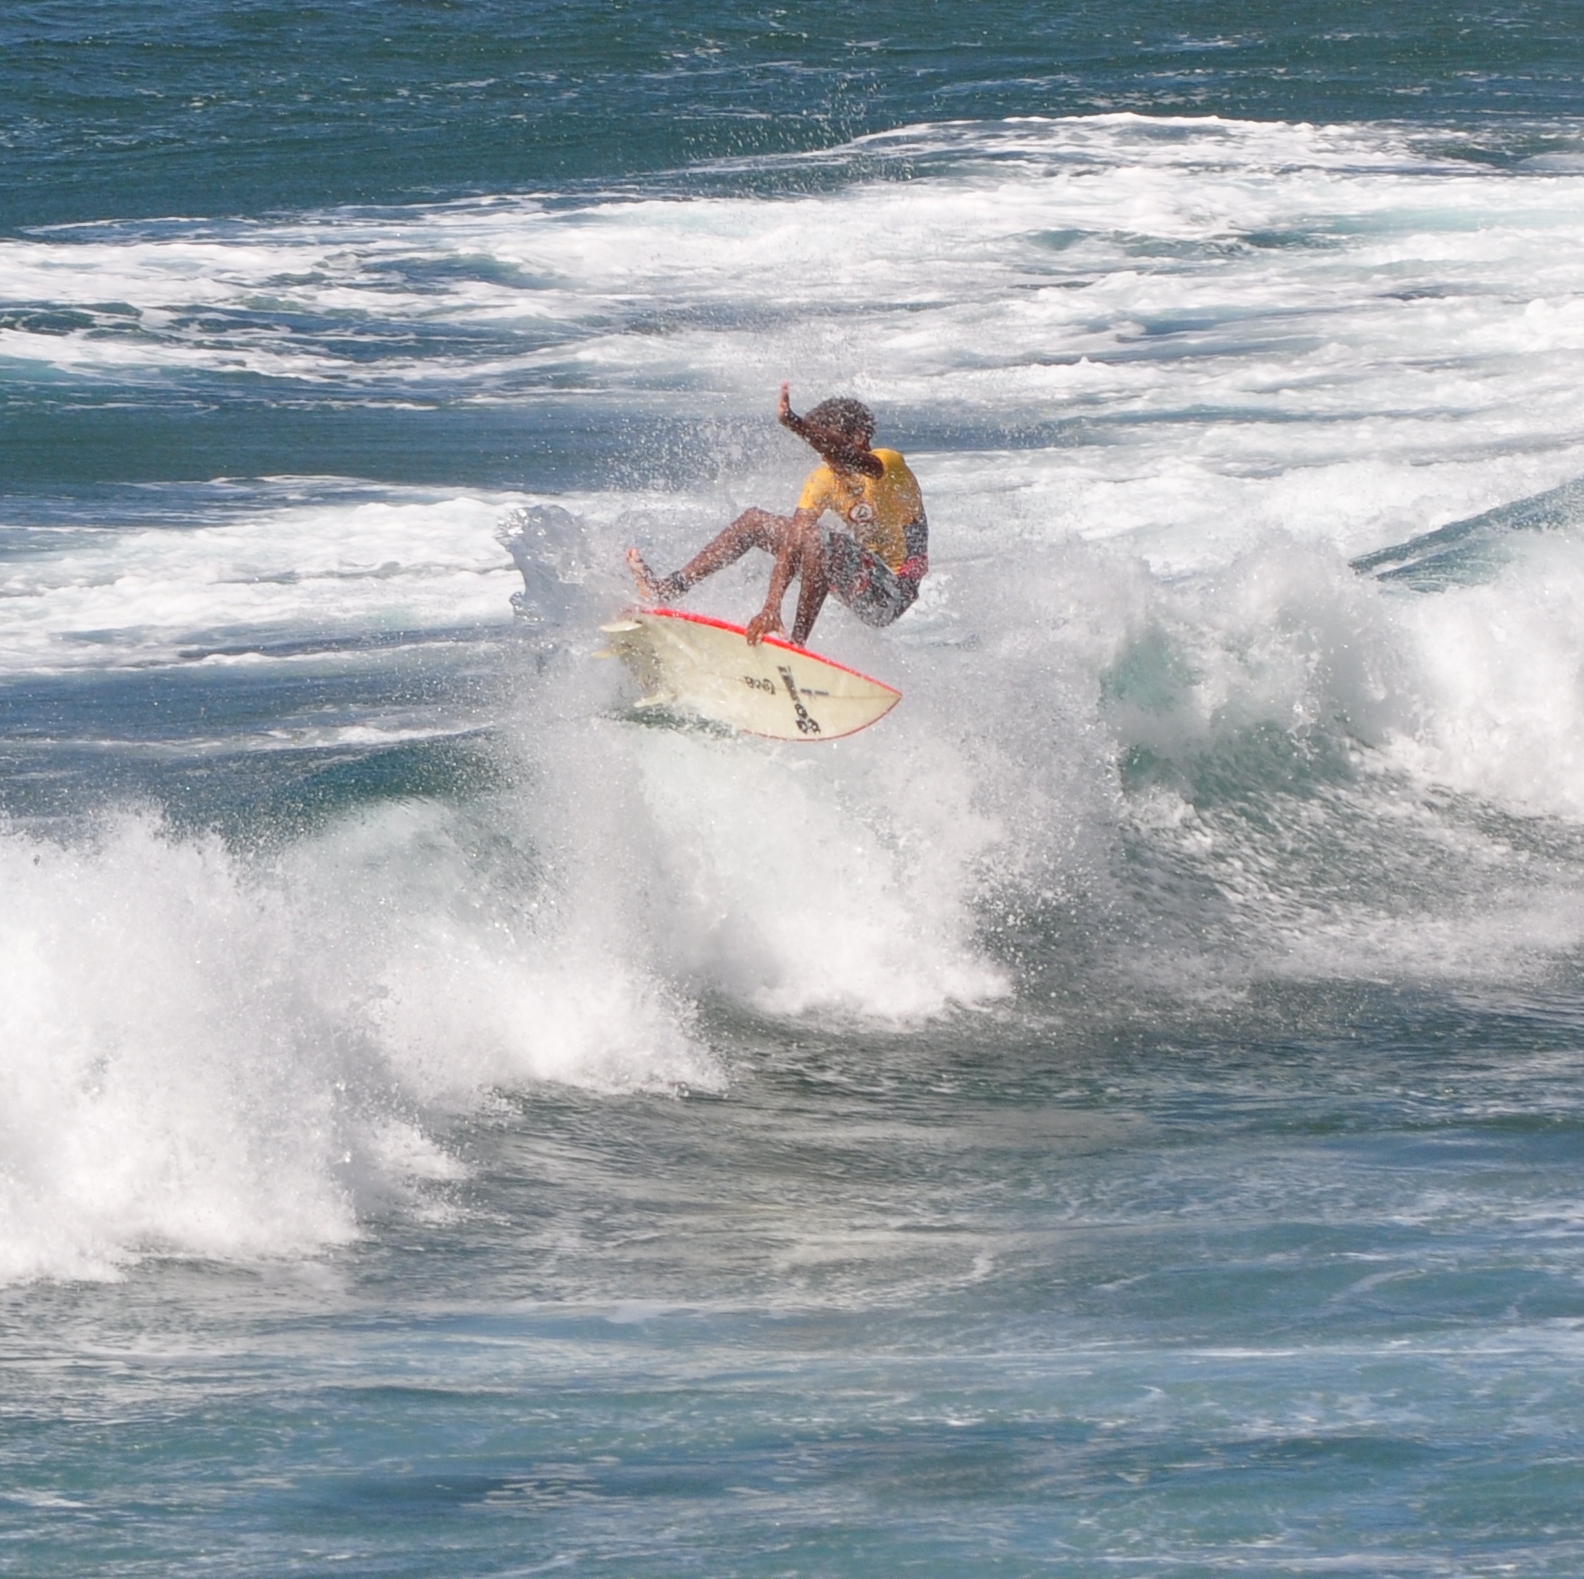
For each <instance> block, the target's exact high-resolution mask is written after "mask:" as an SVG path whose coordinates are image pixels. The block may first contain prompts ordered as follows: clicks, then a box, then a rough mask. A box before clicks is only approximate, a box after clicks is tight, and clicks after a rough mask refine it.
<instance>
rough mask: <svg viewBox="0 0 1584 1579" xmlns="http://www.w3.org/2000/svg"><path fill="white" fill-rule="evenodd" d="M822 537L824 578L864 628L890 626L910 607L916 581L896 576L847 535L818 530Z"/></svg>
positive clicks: (834, 529)
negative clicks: (823, 538)
mask: <svg viewBox="0 0 1584 1579" xmlns="http://www.w3.org/2000/svg"><path fill="white" fill-rule="evenodd" d="M821 531H822V532H823V533H824V536H825V577H826V579H827V580H828V581H829V582H830V589H831V591H832V592H834V593H835V594H836V596H837V597H838V598H840V599H841V600H842V602H843V603H845V604H846V605H847V607H848V608H850V609H851V610H852V611H853V613H854V614H856V615H857V616H858V618H859V619H861V620H862V621H863V622H864V624H865V625H876V626H878V625H889V624H890V623H891V621H892V620H894V619H896V618H897V616H898V615H900V614H904V613H906V612H907V610H908V609H909V608H911V607H912V604H913V600H914V599H915V598H916V597H917V596H918V582H916V581H910V580H907V579H906V578H905V577H902V576H899V575H898V574H897V573H896V572H895V571H894V570H893V569H892V568H891V567H890V566H889V565H888V564H887V563H886V562H885V561H884V560H883V559H881V558H880V557H879V555H878V554H872V553H870V552H869V550H868V549H867V548H865V547H864V546H863V544H862V543H860V542H859V541H858V539H857V538H856V537H854V536H853V535H852V533H850V532H844V531H842V530H841V529H840V528H839V527H834V526H825V527H822V528H821Z"/></svg>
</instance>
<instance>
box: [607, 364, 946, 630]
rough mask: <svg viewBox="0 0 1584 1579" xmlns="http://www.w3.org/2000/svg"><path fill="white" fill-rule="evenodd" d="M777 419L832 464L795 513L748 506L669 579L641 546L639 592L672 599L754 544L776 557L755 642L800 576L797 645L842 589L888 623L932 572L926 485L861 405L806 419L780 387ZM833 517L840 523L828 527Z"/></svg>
mask: <svg viewBox="0 0 1584 1579" xmlns="http://www.w3.org/2000/svg"><path fill="white" fill-rule="evenodd" d="M778 414H779V417H780V421H781V424H782V426H783V427H785V428H787V429H788V430H789V431H791V432H793V433H795V434H797V436H798V437H799V438H800V439H802V440H803V442H804V443H805V444H807V445H808V446H809V447H810V448H811V449H813V450H814V451H815V452H816V453H817V454H818V455H819V456H820V458H821V460H822V461H823V462H824V464H823V465H822V466H817V467H816V468H815V469H814V470H813V471H812V472H810V473H809V475H808V477H807V478H806V479H805V480H804V483H803V492H802V494H801V495H800V496H799V498H798V502H797V507H796V509H794V510H793V512H792V513H791V514H790V515H773V514H771V512H770V511H768V510H759V509H752V510H744V511H743V513H742V514H741V515H739V516H738V517H737V519H736V520H735V521H733V522H732V524H731V525H730V526H728V527H727V528H726V529H725V531H723V532H721V533H720V535H719V536H717V537H716V538H715V539H714V540H713V541H711V542H709V543H706V544H705V546H704V547H703V548H702V549H701V550H700V551H699V552H698V553H697V554H695V555H694V556H693V558H692V559H690V560H689V561H688V562H687V564H685V565H684V566H683V567H682V568H681V569H680V570H677V571H673V572H672V573H671V574H670V575H669V576H663V577H656V576H655V575H654V574H653V572H651V570H650V569H649V567H648V565H646V564H645V563H644V561H643V556H642V555H640V554H639V552H638V550H637V549H636V548H629V549H628V550H627V564H628V566H629V568H630V569H631V570H632V574H633V580H634V581H636V582H637V583H638V592H639V595H640V596H641V597H642V598H644V599H645V600H646V601H647V602H650V603H671V602H674V601H675V600H676V599H677V598H680V597H681V596H682V595H683V594H684V593H685V592H687V590H688V589H689V588H690V587H692V586H694V585H695V584H696V583H698V582H699V581H702V580H703V579H704V577H705V576H711V575H714V573H715V572H716V571H717V570H724V569H725V568H726V566H727V565H730V564H733V563H734V562H735V561H737V560H738V559H741V558H742V556H743V555H744V554H746V553H747V552H748V550H749V549H750V548H762V549H763V550H764V551H765V552H766V553H767V554H770V555H772V556H774V559H775V567H774V569H773V570H772V571H771V573H770V587H769V591H768V594H767V595H766V597H765V603H764V607H763V608H762V609H760V611H759V612H758V613H757V614H756V615H754V617H753V618H752V619H751V620H750V621H749V622H748V624H747V626H746V627H745V629H744V634H745V635H746V636H747V638H748V640H749V642H750V643H752V644H757V643H758V642H760V641H762V640H763V639H764V637H766V636H769V635H775V634H777V633H779V632H780V631H781V629H782V625H781V603H782V600H783V599H784V598H785V597H786V592H787V588H788V587H789V586H791V584H792V581H793V579H794V578H795V579H796V580H797V581H798V583H799V587H798V606H797V619H796V621H795V622H794V624H793V626H792V640H793V642H795V643H796V644H797V645H798V646H799V647H801V646H803V645H805V644H806V643H807V641H808V638H809V633H810V632H811V631H812V630H813V629H814V621H815V620H816V619H817V618H818V617H819V611H820V609H821V607H822V606H823V605H824V602H825V598H826V595H827V594H828V593H831V592H834V593H835V594H836V596H837V597H838V598H839V599H840V600H841V601H842V602H843V603H845V604H846V605H847V607H848V608H849V609H851V610H852V611H853V613H854V614H856V615H857V616H858V618H859V619H861V620H862V621H863V622H864V624H865V625H874V626H884V625H889V624H890V623H891V622H892V621H893V620H894V619H896V618H897V617H898V616H899V615H901V614H904V613H905V612H906V611H907V610H908V609H909V608H910V607H911V606H912V604H913V600H914V599H915V598H916V597H917V596H918V588H919V582H921V581H922V580H923V579H924V576H925V574H926V573H927V572H928V570H929V523H928V522H927V521H926V520H925V517H924V498H923V495H922V494H921V493H920V492H919V485H918V480H917V479H916V478H915V477H914V475H913V473H912V472H911V471H910V470H909V469H908V464H907V462H906V461H905V460H903V458H902V457H901V455H899V454H898V453H897V452H896V451H895V450H877V449H874V448H872V447H871V446H872V444H873V442H874V433H875V419H874V414H873V413H872V412H871V411H870V410H869V408H868V407H867V406H866V405H864V404H863V402H862V401H860V400H854V399H852V398H851V397H850V396H845V395H843V396H838V397H836V398H834V399H831V400H822V401H821V402H820V403H819V404H818V405H817V406H815V407H814V408H813V409H812V410H811V411H809V412H808V413H807V414H806V415H804V416H801V417H800V416H799V415H798V414H797V413H796V412H795V411H793V409H792V389H791V386H790V385H789V384H783V385H782V386H781V399H780V404H779V412H778ZM827 516H835V517H836V518H837V519H838V520H839V521H840V522H841V525H839V526H831V525H828V524H821V523H822V521H823V519H824V518H825V517H827Z"/></svg>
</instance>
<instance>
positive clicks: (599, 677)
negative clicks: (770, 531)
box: [0, 112, 1584, 1575]
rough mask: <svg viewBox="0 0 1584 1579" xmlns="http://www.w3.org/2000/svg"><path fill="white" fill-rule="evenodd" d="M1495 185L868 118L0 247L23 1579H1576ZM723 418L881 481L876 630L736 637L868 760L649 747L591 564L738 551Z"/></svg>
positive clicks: (1570, 223)
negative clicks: (862, 129) (894, 536)
mask: <svg viewBox="0 0 1584 1579" xmlns="http://www.w3.org/2000/svg"><path fill="white" fill-rule="evenodd" d="M1531 143H1532V146H1531V147H1515V148H1514V149H1511V150H1508V151H1507V153H1506V154H1505V155H1504V156H1503V157H1501V158H1496V157H1490V156H1489V139H1488V138H1487V139H1486V140H1485V141H1483V142H1482V141H1480V139H1477V138H1473V137H1460V136H1459V135H1458V134H1457V133H1455V132H1453V131H1447V130H1445V129H1439V130H1435V131H1429V130H1426V129H1424V128H1422V127H1419V128H1416V127H1414V126H1412V125H1408V124H1404V123H1385V122H1380V123H1349V124H1322V123H1314V124H1311V123H1307V122H1303V121H1300V120H1295V119H1289V120H1261V121H1256V120H1247V119H1234V118H1231V117H1221V116H1216V115H1182V114H1173V115H1141V114H1137V113H1133V112H1114V113H1099V114H1084V115H1070V116H1063V115H1021V116H1012V117H1008V118H1003V119H979V120H934V121H929V122H924V123H919V124H913V125H906V126H902V127H900V128H897V129H893V130H886V131H879V132H873V133H868V134H865V135H862V136H859V137H857V138H853V139H850V140H847V141H845V142H841V143H839V144H836V145H833V146H829V147H823V148H820V149H817V150H814V151H806V152H797V151H793V152H784V153H769V154H755V155H752V156H744V157H740V158H717V159H711V160H704V161H700V162H699V163H697V164H696V165H692V166H689V167H687V168H685V169H678V170H670V171H665V172H661V173H660V174H657V175H654V176H644V177H639V176H636V175H635V176H633V177H631V178H629V179H627V180H624V181H619V182H618V181H607V182H599V183H584V184H581V185H578V184H569V185H566V186H564V187H561V188H558V189H554V190H549V189H546V190H540V191H523V192H507V193H501V192H495V193H489V194H485V195H480V196H460V197H446V198H444V199H443V200H436V201H432V202H423V203H407V204H388V205H383V206H372V205H366V206H352V207H348V206H340V207H321V208H317V209H311V210H302V211H297V212H291V213H262V214H255V215H248V216H244V217H236V218H225V217H211V218H203V219H187V218H182V217H168V218H158V219H137V218H122V219H113V220H103V221H81V222H72V223H63V224H58V225H52V226H38V227H34V228H32V229H29V230H27V231H25V232H18V233H9V234H6V235H4V236H0V366H3V369H4V377H5V380H6V387H7V390H8V392H9V395H10V398H11V400H12V406H13V410H14V411H15V413H16V414H17V415H16V420H15V423H14V437H15V438H16V440H17V446H16V449H15V451H14V454H15V456H16V457H17V459H16V470H15V473H14V474H13V476H12V479H11V482H10V484H9V486H8V488H7V490H6V491H5V492H4V494H3V495H0V717H3V718H4V730H3V735H0V767H3V777H0V809H3V821H0V896H3V900H0V985H3V991H0V1048H3V1049H4V1055H3V1060H0V1280H3V1282H4V1285H5V1293H4V1305H3V1311H4V1316H3V1320H4V1323H5V1331H6V1333H7V1343H6V1347H7V1350H8V1357H9V1359H10V1360H11V1361H12V1364H11V1366H10V1369H11V1372H12V1377H11V1380H10V1381H9V1382H8V1384H7V1388H8V1391H7V1395H6V1398H7V1402H6V1410H7V1419H8V1421H9V1422H10V1427H9V1429H8V1438H9V1445H8V1446H7V1447H5V1448H4V1449H3V1450H0V1451H3V1457H4V1462H5V1463H6V1465H7V1479H8V1480H9V1481H10V1487H9V1489H8V1490H7V1491H6V1492H5V1494H4V1504H5V1506H6V1507H7V1509H8V1512H7V1513H6V1515H5V1520H6V1524H7V1526H8V1529H7V1533H6V1536H5V1538H6V1540H7V1541H8V1542H10V1543H11V1550H12V1551H13V1552H15V1553H16V1554H18V1556H19V1558H20V1560H21V1562H22V1564H23V1570H25V1571H27V1572H30V1573H40V1574H43V1573H53V1572H62V1573H64V1572H88V1571H95V1572H106V1573H111V1572H113V1573H128V1574H130V1573H139V1572H154V1571H159V1572H165V1573H189V1572H192V1573H196V1572H198V1571H200V1570H202V1571H205V1572H215V1571H220V1572H244V1571H246V1572H251V1573H286V1572H319V1571H329V1570H330V1568H331V1566H332V1565H334V1566H335V1567H336V1568H338V1569H341V1570H347V1571H357V1572H366V1573H415V1574H416V1573H431V1572H433V1573H440V1572H447V1573H462V1572H468V1573H474V1572H477V1573H484V1572H489V1573H508V1572H511V1573H518V1572H521V1573H527V1572H543V1571H549V1570H550V1569H553V1568H559V1567H572V1568H574V1569H575V1570H576V1571H579V1572H607V1571H609V1572H613V1573H614V1572H645V1573H683V1572H707V1573H744V1574H750V1573H751V1574H758V1573H763V1574H771V1573H810V1574H846V1573H853V1574H858V1573H872V1572H876V1571H878V1570H879V1569H880V1568H881V1567H882V1566H886V1567H896V1566H909V1565H911V1566H912V1567H913V1568H914V1569H915V1570H916V1571H919V1572H928V1573H941V1574H946V1573H959V1572H968V1571H986V1572H990V1571H993V1572H1007V1573H1024V1572H1030V1573H1032V1572H1047V1571H1049V1572H1057V1573H1072V1574H1091V1573H1100V1572H1115V1571H1119V1570H1120V1571H1128V1572H1140V1573H1165V1572H1180V1573H1210V1572H1221V1571H1231V1570H1236V1571H1239V1572H1253V1573H1262V1574H1265V1573H1269V1574H1277V1573H1281V1574H1287V1573H1292V1574H1297V1573H1308V1572H1314V1571H1319V1570H1322V1569H1323V1570H1325V1571H1328V1572H1339V1573H1340V1572H1346V1573H1363V1572H1371V1573H1404V1574H1406V1573H1424V1574H1438V1575H1439V1574H1448V1575H1451V1574H1457V1575H1463V1574H1486V1573H1497V1572H1520V1573H1524V1574H1558V1575H1561V1574H1565V1573H1569V1572H1576V1571H1577V1563H1578V1561H1579V1560H1580V1556H1581V1553H1584V1523H1581V1521H1580V1516H1579V1513H1578V1509H1579V1507H1581V1506H1584V1502H1581V1501H1580V1500H1579V1498H1578V1497H1577V1492H1578V1490H1579V1489H1580V1482H1581V1470H1580V1463H1581V1460H1580V1457H1579V1450H1580V1438H1579V1427H1578V1418H1579V1417H1578V1403H1579V1383H1578V1372H1577V1355H1578V1345H1579V1334H1580V1330H1581V1328H1580V1323H1581V1322H1584V1304H1581V1302H1580V1297H1579V1281H1580V1278H1581V1276H1584V1241H1581V1239H1580V1219H1579V1208H1578V1197H1577V1189H1576V1186H1577V1164H1578V1159H1579V1156H1580V1150H1579V1147H1580V1137H1581V1135H1584V1128H1581V1123H1584V1051H1581V1041H1580V1038H1581V1035H1584V1015H1581V1011H1580V993H1581V987H1584V977H1581V975H1580V969H1581V952H1580V951H1581V947H1584V883H1581V879H1584V778H1581V775H1580V766H1581V762H1584V481H1581V479H1584V404H1581V402H1580V401H1579V399H1578V394H1577V389H1578V382H1579V369H1580V366H1581V361H1580V353H1581V351H1584V136H1581V132H1580V128H1579V127H1578V125H1577V124H1575V123H1574V122H1572V121H1568V120H1565V119H1553V120H1552V121H1550V122H1548V123H1547V124H1546V127H1545V128H1544V136H1543V137H1540V136H1535V137H1532V138H1531ZM783 378H787V379H791V380H792V384H793V396H794V399H795V400H796V401H798V402H799V403H800V404H812V402H813V401H814V400H815V399H817V398H819V397H821V396H823V395H825V394H829V393H850V394H854V395H857V396H859V397H860V398H862V399H864V400H865V401H867V402H869V403H870V404H871V405H872V406H873V407H874V409H875V411H876V413H877V415H878V418H879V424H880V434H879V438H880V442H882V443H886V444H892V445H895V446H896V447H897V448H899V449H901V450H903V451H904V452H905V453H906V454H907V457H908V459H909V462H910V464H911V465H912V467H913V469H914V471H915V472H916V473H917V475H918V477H919V478H920V480H921V483H922V485H923V488H924V491H925V496H926V499H927V502H928V507H929V512H930V523H931V545H930V548H931V553H930V557H931V565H932V569H931V574H930V576H929V578H928V580H927V581H926V582H925V584H924V589H923V595H922V597H921V599H920V601H919V603H918V605H917V606H916V607H915V608H914V609H913V610H912V611H910V612H909V614H908V615H907V616H906V617H905V618H904V619H903V620H902V621H900V622H899V623H898V624H897V625H896V626H894V627H893V628H891V629H890V630H888V631H885V632H875V631H872V630H869V629H866V628H865V627H863V626H861V625H859V624H858V623H857V622H856V621H855V620H853V619H852V618H850V617H849V616H847V615H846V613H845V612H844V611H842V610H840V609H837V608H834V607H832V608H830V609H828V610H827V612H826V613H825V614H824V615H823V617H822V619H821V622H820V627H819V630H818V633H817V640H816V644H817V645H818V646H819V647H820V648H821V649H822V650H823V651H825V652H827V653H829V654H830V655H831V656H833V657H835V658H837V659H839V660H840V661H842V662H845V663H849V664H852V665H854V666H856V667H859V668H862V669H864V670H866V671H868V672H871V673H875V674H878V675H880V676H882V677H883V678H885V679H887V680H888V681H890V682H892V683H895V684H896V685H897V686H899V687H900V689H901V690H902V691H903V693H904V698H905V699H904V702H903V704H902V705H901V707H900V708H899V709H898V710H897V711H896V712H895V713H893V714H892V715H891V716H890V717H889V718H888V719H887V720H886V721H885V722H884V723H883V724H882V725H880V726H878V727H876V728H874V729H872V730H870V731H868V732H866V733H865V734H863V735H861V736H858V737H854V738H853V739H850V740H846V741H840V742H832V743H828V744H824V745H821V746H820V747H818V748H810V749H803V748H801V747H799V746H785V747H777V746H772V745H769V744H766V743H764V742H759V741H753V740H746V739H731V738H722V737H721V736H719V735H716V734H712V733H709V732H705V731H688V730H685V729H672V728H660V727H653V726H652V725H651V724H649V723H646V722H645V720H644V718H643V716H642V715H640V714H637V713H635V712H634V710H633V708H632V706H631V703H632V700H633V698H632V693H631V691H630V688H629V686H628V683H627V682H626V681H625V679H624V676H623V675H622V673H621V672H620V669H619V666H617V665H613V664H601V663H599V662H597V661H596V660H595V658H594V656H593V655H594V653H595V651H596V649H597V648H598V647H599V646H600V644H601V638H600V635H599V631H598V626H599V623H600V622H601V620H603V619H608V618H610V617H611V615H612V614H613V613H614V612H615V611H617V610H619V609H620V608H621V607H622V606H623V604H624V601H625V600H626V599H627V598H628V596H629V592H630V588H629V585H628V584H627V583H626V581H625V576H624V571H623V567H622V559H621V555H622V550H623V549H624V548H625V547H626V546H627V545H629V544H637V545H639V546H640V547H641V548H642V549H643V551H644V553H645V554H646V555H647V556H649V557H650V560H651V562H652V563H655V564H657V565H666V566H670V565H672V564H675V563H678V562H680V561H681V559H682V558H684V557H685V556H686V555H687V554H688V553H689V552H690V551H691V550H692V549H693V548H695V547H696V546H697V545H698V544H699V543H700V542H701V541H703V540H704V539H705V538H706V537H707V536H708V535H709V534H710V533H712V532H713V531H714V530H716V529H718V527H719V526H720V525H721V524H723V523H724V522H725V521H727V520H729V519H730V518H731V517H732V516H733V515H734V514H735V513H736V512H737V511H739V510H740V509H742V508H744V507H746V506H748V505H750V504H762V505H766V506H770V507H784V506H785V505H786V504H788V503H789V502H790V501H791V500H792V498H793V497H794V496H795V491H796V489H797V486H798V484H799V481H800V478H801V476H802V474H803V472H804V470H806V468H807V465H808V455H807V452H806V451H804V450H803V449H802V448H801V447H800V446H799V445H798V444H797V442H796V441H795V440H794V439H792V438H791V437H790V436H789V435H787V434H786V433H784V432H782V431H781V430H779V429H778V428H777V427H776V425H775V422H774V409H775V394H776V390H777V387H778V385H779V383H780V382H781V380H782V379H783ZM62 435H64V436H65V437H66V438H69V439H70V441H71V442H70V443H69V444H67V445H66V446H65V448H64V450H63V451H62V455H63V458H62V459H60V460H59V461H58V462H54V461H52V462H51V463H50V465H49V466H45V465H44V463H43V462H41V461H40V460H39V459H38V457H39V456H40V455H42V454H44V453H45V451H46V449H47V446H48V445H49V444H51V443H54V442H55V440H56V438H59V437H60V436H62ZM51 468H53V469H51ZM1420 540H1425V541H1423V542H1421V541H1420ZM1405 567H1406V568H1405ZM766 569H767V566H766V565H765V564H764V563H763V562H760V563H754V562H752V561H745V562H744V563H743V565H742V566H740V567H738V568H737V569H734V570H733V571H731V572H729V573H727V574H724V575H722V576H719V577H717V578H715V580H714V581H712V582H711V583H709V584H708V585H707V586H705V587H701V588H699V589H698V590H697V591H696V592H695V593H694V594H693V596H692V597H691V598H690V601H689V605H688V606H689V607H693V608H698V609H700V610H702V611H704V612H708V613H714V614H719V615H722V616H725V617H729V618H742V617H745V616H746V615H747V613H749V612H750V611H751V610H752V609H753V608H754V607H756V606H757V600H758V598H759V596H760V595H761V585H762V578H763V576H764V574H765V572H766ZM63 1333H64V1334H66V1336H65V1337H60V1336H59V1335H60V1334H63Z"/></svg>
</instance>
